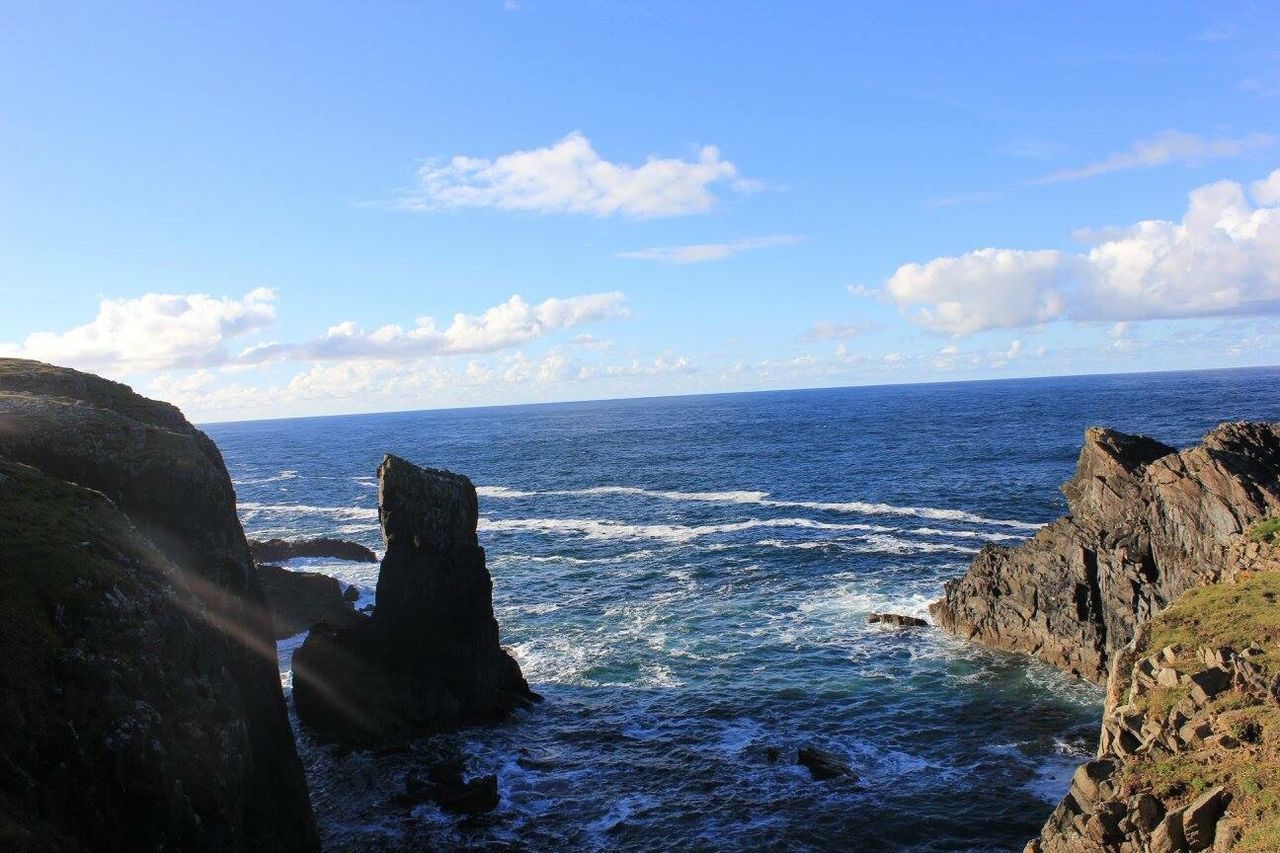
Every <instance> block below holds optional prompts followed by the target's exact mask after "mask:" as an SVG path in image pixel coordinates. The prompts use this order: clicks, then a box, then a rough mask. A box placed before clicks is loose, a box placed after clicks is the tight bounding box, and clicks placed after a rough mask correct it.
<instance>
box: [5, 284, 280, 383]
mask: <svg viewBox="0 0 1280 853" xmlns="http://www.w3.org/2000/svg"><path fill="white" fill-rule="evenodd" d="M275 317H276V312H275V293H274V292H272V291H271V290H268V289H267V288H258V289H257V290H251V291H250V292H249V293H247V294H245V295H244V297H243V298H240V299H232V298H228V297H221V298H218V297H213V296H207V295H205V294H202V293H196V294H190V295H175V294H165V293H148V294H146V295H144V296H140V297H137V298H136V299H103V300H102V301H101V303H100V304H99V306H98V316H96V317H95V318H94V319H93V320H91V321H90V322H88V323H86V324H84V325H82V326H76V327H75V328H73V329H68V330H67V331H65V332H36V333H34V334H31V335H29V336H28V337H27V339H26V340H25V341H23V342H22V343H21V344H0V355H7V356H18V357H21V358H34V359H38V360H41V361H49V362H54V363H57V364H62V365H69V366H72V367H78V368H82V369H85V370H93V371H100V372H104V373H111V374H122V373H130V372H137V371H147V370H164V369H169V368H202V367H214V366H217V365H220V364H223V363H225V362H226V361H227V359H228V355H227V350H226V344H227V341H228V340H230V339H233V338H236V337H239V336H242V335H245V334H248V333H250V332H254V331H258V330H260V329H264V328H266V327H267V326H270V325H271V324H272V323H274V322H275Z"/></svg>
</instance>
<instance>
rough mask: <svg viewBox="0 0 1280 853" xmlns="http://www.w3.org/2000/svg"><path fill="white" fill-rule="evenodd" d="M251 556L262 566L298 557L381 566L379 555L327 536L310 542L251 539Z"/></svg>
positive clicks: (307, 540)
mask: <svg viewBox="0 0 1280 853" xmlns="http://www.w3.org/2000/svg"><path fill="white" fill-rule="evenodd" d="M249 553H250V554H252V555H253V559H255V560H257V561H258V562H259V563H279V562H283V561H284V560H292V559H295V558H297V557H330V558H332V559H335V560H351V561H352V562H356V563H376V562H378V555H377V554H375V553H373V551H372V550H370V549H369V548H366V547H365V546H363V545H361V544H360V543H359V542H351V541H350V540H347V539H333V538H330V537H328V536H317V537H314V538H311V539H265V540H258V539H250V540H249Z"/></svg>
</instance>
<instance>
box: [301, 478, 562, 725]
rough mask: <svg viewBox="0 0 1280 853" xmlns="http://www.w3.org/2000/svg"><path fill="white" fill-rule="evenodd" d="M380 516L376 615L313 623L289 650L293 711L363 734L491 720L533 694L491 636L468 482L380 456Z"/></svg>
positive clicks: (486, 582)
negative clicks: (382, 548)
mask: <svg viewBox="0 0 1280 853" xmlns="http://www.w3.org/2000/svg"><path fill="white" fill-rule="evenodd" d="M378 515H379V519H380V522H381V525H382V534H383V538H384V539H385V541H386V555H385V556H384V557H383V560H382V566H381V568H380V570H379V575H378V586H377V591H376V605H375V607H374V611H373V615H372V617H371V618H369V619H368V620H366V621H364V622H361V623H359V624H356V625H354V626H352V627H349V628H335V627H332V626H321V627H317V628H314V629H312V631H311V633H310V634H309V635H308V636H307V639H306V641H305V642H304V643H303V645H302V647H301V648H300V649H298V651H297V652H296V653H295V654H294V658H293V667H294V700H295V703H296V706H297V709H298V716H299V717H300V718H301V719H302V720H303V721H304V722H306V723H308V724H309V725H312V726H314V727H315V728H316V729H317V730H319V731H320V732H322V733H324V734H326V735H328V736H329V737H332V738H336V739H339V740H344V741H349V742H367V741H381V740H386V739H388V738H390V737H395V736H403V735H407V734H416V733H422V732H432V731H446V730H451V729H456V728H458V727H460V726H465V725H471V724H476V723H493V722H497V721H500V720H502V719H503V718H505V717H506V716H507V715H509V714H510V713H511V712H512V711H513V710H515V709H516V708H519V707H522V706H527V705H528V704H529V703H530V702H532V701H533V700H535V699H536V698H537V697H536V694H534V693H533V691H531V690H530V689H529V685H528V683H527V682H526V681H525V680H524V676H523V675H522V674H521V672H520V667H519V665H518V664H517V663H516V662H515V660H514V659H512V658H511V656H510V655H508V654H507V653H506V651H504V650H503V649H502V647H501V646H500V645H499V643H498V622H497V620H496V619H495V618H494V615H493V600H492V588H493V582H492V579H491V578H490V576H489V572H488V570H487V569H486V568H485V555H484V550H483V549H482V548H481V547H480V545H479V542H478V540H477V537H476V523H477V520H478V503H477V498H476V491H475V487H474V486H473V485H472V483H471V481H470V480H468V479H467V478H466V477H463V476H461V475H459V474H453V473H451V472H448V471H440V470H435V469H430V468H419V467H418V466H416V465H413V464H411V463H409V462H406V461H405V460H403V459H400V458H399V457H396V456H391V455H388V456H387V457H386V458H385V459H383V461H382V464H381V465H380V466H379V467H378Z"/></svg>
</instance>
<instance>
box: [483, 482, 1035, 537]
mask: <svg viewBox="0 0 1280 853" xmlns="http://www.w3.org/2000/svg"><path fill="white" fill-rule="evenodd" d="M476 491H477V492H478V493H479V494H480V495H482V496H484V497H491V498H528V497H535V496H540V495H584V496H590V495H632V496H635V497H646V498H658V499H662V500H670V501H700V502H706V503H729V504H752V505H756V506H765V507H772V508H776V509H812V510H818V511H822V512H837V513H853V514H857V515H899V516H908V517H915V518H931V519H936V520H939V521H959V522H965V523H967V524H981V525H994V526H998V527H1012V528H1016V529H1019V530H1038V529H1039V528H1040V527H1041V526H1042V525H1040V524H1036V523H1033V522H1028V521H1019V520H1017V519H1010V518H988V517H986V516H983V515H978V514H976V513H972V512H968V511H966V510H961V509H939V508H937V507H927V506H924V507H921V506H895V505H893V504H887V503H872V502H869V501H786V500H776V499H773V498H770V497H769V492H753V491H726V492H681V491H670V490H663V489H643V488H640V487H638V486H592V487H590V488H586V489H548V490H545V491H522V490H519V489H510V488H507V487H506V486H481V487H479V488H477V489H476Z"/></svg>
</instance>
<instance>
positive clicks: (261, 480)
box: [231, 468, 298, 486]
mask: <svg viewBox="0 0 1280 853" xmlns="http://www.w3.org/2000/svg"><path fill="white" fill-rule="evenodd" d="M297 476H298V472H297V471H292V470H289V469H287V468H286V469H285V470H283V471H281V472H280V473H279V474H276V475H275V476H273V477H257V478H252V479H245V480H232V481H231V484H232V485H234V486H261V485H263V484H265V483H279V482H282V481H284V480H293V479H296V478H297Z"/></svg>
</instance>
